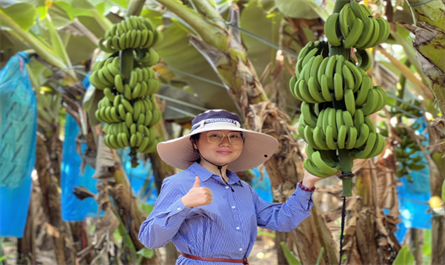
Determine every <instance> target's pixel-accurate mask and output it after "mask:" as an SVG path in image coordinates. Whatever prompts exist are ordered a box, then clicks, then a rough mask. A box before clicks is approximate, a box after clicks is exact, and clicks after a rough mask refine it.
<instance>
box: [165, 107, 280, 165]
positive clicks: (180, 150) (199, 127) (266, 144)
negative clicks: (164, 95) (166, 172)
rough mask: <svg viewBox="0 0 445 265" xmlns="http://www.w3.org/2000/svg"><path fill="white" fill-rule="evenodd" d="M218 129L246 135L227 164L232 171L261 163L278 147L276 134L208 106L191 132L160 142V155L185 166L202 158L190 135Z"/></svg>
mask: <svg viewBox="0 0 445 265" xmlns="http://www.w3.org/2000/svg"><path fill="white" fill-rule="evenodd" d="M215 130H230V131H239V132H242V133H243V135H244V138H245V140H244V146H243V151H242V152H241V155H240V156H239V157H238V158H237V159H236V160H234V161H233V162H230V163H229V164H228V166H227V168H228V169H229V170H230V171H232V172H241V171H245V170H248V169H251V168H254V167H256V166H259V165H261V164H262V163H264V162H265V161H266V160H267V159H269V158H270V157H271V156H272V155H273V154H274V153H275V151H276V150H277V148H278V141H277V140H276V139H275V138H273V137H272V136H270V135H267V134H264V133H259V132H254V131H251V130H246V129H243V128H242V127H241V122H240V119H239V117H238V116H237V115H236V114H233V113H231V112H228V111H226V110H208V111H206V112H204V113H201V114H199V115H198V116H196V117H195V118H194V119H193V120H192V129H191V131H190V133H189V134H188V135H185V136H182V137H179V138H176V139H172V140H169V141H165V142H161V143H159V144H158V146H157V149H158V153H159V156H160V157H161V158H162V160H164V161H165V162H166V163H167V164H169V165H171V166H172V167H175V168H180V169H183V170H185V169H187V168H188V167H189V166H190V165H192V164H193V163H194V162H195V161H196V160H198V159H199V154H198V152H196V151H195V150H194V148H193V145H192V142H191V141H190V136H192V135H195V134H199V133H202V132H207V131H215Z"/></svg>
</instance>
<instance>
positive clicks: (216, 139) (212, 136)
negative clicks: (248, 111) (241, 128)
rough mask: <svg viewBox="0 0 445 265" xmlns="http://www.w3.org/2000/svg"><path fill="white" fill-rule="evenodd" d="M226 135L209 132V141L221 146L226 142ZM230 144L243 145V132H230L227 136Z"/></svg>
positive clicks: (218, 132)
mask: <svg viewBox="0 0 445 265" xmlns="http://www.w3.org/2000/svg"><path fill="white" fill-rule="evenodd" d="M225 136H226V135H225V134H224V133H223V132H221V131H210V132H207V140H208V141H209V143H216V144H219V143H221V142H222V141H223V140H224V137H225ZM227 138H228V139H229V142H230V143H231V144H234V145H238V144H243V143H244V135H243V134H242V133H241V132H230V133H229V134H228V135H227Z"/></svg>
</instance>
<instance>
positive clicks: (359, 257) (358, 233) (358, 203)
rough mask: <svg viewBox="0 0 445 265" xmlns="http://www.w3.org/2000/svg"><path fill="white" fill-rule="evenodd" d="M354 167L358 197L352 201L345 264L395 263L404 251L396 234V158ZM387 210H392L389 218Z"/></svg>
mask: <svg viewBox="0 0 445 265" xmlns="http://www.w3.org/2000/svg"><path fill="white" fill-rule="evenodd" d="M354 168H357V169H358V170H357V171H356V172H355V174H356V176H357V181H356V183H355V187H356V194H354V195H353V196H352V197H350V198H348V200H352V201H350V202H347V205H348V207H347V210H348V224H347V226H346V229H345V231H346V235H345V241H344V250H345V252H346V259H345V261H344V262H343V263H344V264H388V265H389V264H392V262H393V261H394V258H395V257H396V256H397V253H398V252H399V250H400V245H399V244H398V242H397V240H396V238H395V236H394V234H393V232H394V231H395V230H396V224H397V223H398V222H399V219H398V215H399V212H398V201H397V191H396V179H395V173H394V172H395V158H394V156H391V157H389V158H386V159H382V160H380V161H378V162H377V164H374V162H373V161H372V160H360V161H358V162H357V163H356V164H355V166H354ZM383 208H390V209H391V210H390V213H389V214H388V215H385V214H384V212H383Z"/></svg>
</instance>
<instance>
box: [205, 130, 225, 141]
mask: <svg viewBox="0 0 445 265" xmlns="http://www.w3.org/2000/svg"><path fill="white" fill-rule="evenodd" d="M223 137H224V133H223V132H220V131H213V132H208V133H207V139H208V140H209V142H210V143H220V142H221V141H222V139H223Z"/></svg>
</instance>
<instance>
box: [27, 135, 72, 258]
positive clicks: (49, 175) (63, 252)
mask: <svg viewBox="0 0 445 265" xmlns="http://www.w3.org/2000/svg"><path fill="white" fill-rule="evenodd" d="M36 152H37V160H36V165H35V169H36V171H37V175H38V177H39V183H40V189H41V191H42V199H43V202H42V207H43V209H44V212H45V214H46V216H47V219H48V223H49V225H50V226H51V227H52V228H53V229H51V230H52V233H51V236H52V238H53V244H54V251H55V256H56V261H57V264H61V265H62V264H74V263H75V260H76V257H75V252H74V250H73V249H72V246H70V245H69V244H70V243H71V242H73V239H72V237H71V233H69V230H68V229H67V228H68V227H67V223H65V222H64V221H62V212H61V205H60V194H59V191H58V184H57V183H56V181H55V180H56V176H55V175H54V174H53V169H52V166H51V160H50V158H49V155H48V150H47V148H46V145H45V142H44V140H43V139H42V137H41V136H37V150H36Z"/></svg>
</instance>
